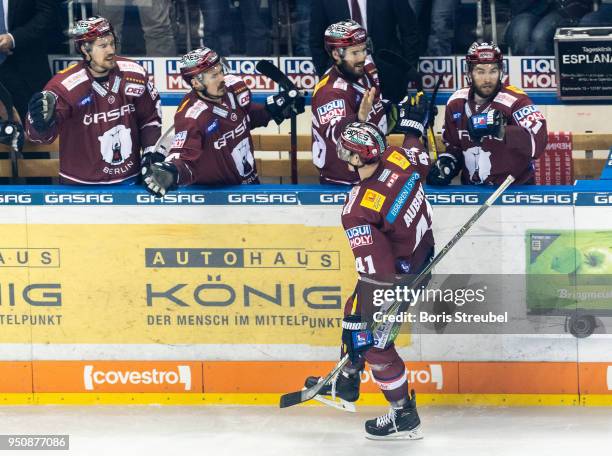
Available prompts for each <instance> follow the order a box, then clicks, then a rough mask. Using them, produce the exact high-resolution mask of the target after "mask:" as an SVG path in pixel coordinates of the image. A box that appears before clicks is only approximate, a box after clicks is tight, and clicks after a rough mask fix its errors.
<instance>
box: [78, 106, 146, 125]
mask: <svg viewBox="0 0 612 456" xmlns="http://www.w3.org/2000/svg"><path fill="white" fill-rule="evenodd" d="M135 111H136V107H135V106H134V105H133V104H132V103H129V104H126V105H123V106H121V107H120V108H116V109H111V110H110V111H107V112H96V113H94V114H85V115H84V116H83V124H85V125H91V124H92V123H94V124H97V123H106V122H112V121H114V120H117V119H119V118H120V117H123V116H127V115H129V114H130V113H132V112H135Z"/></svg>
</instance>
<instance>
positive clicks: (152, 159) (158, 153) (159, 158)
mask: <svg viewBox="0 0 612 456" xmlns="http://www.w3.org/2000/svg"><path fill="white" fill-rule="evenodd" d="M166 155H167V154H166V148H165V147H164V146H159V149H158V150H153V146H151V147H147V148H146V149H145V150H144V153H143V154H142V157H141V159H140V167H141V168H150V167H151V165H152V164H153V163H160V162H163V161H164V160H165V159H166Z"/></svg>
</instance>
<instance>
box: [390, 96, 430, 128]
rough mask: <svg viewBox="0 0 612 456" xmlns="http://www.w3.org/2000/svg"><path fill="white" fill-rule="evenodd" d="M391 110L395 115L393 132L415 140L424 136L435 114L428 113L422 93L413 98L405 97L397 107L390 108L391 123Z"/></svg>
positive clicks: (427, 106) (425, 97) (427, 105)
mask: <svg viewBox="0 0 612 456" xmlns="http://www.w3.org/2000/svg"><path fill="white" fill-rule="evenodd" d="M393 110H395V111H396V113H397V114H396V116H397V120H396V121H395V126H394V128H393V132H394V133H403V134H412V135H414V136H416V137H417V138H420V137H421V136H422V135H423V134H424V132H425V129H426V128H427V127H428V126H429V124H430V123H431V122H432V121H433V117H434V116H435V114H436V113H435V112H434V113H430V112H429V103H428V100H427V96H426V95H425V94H424V93H423V92H417V94H416V95H413V96H408V95H406V96H405V97H404V99H403V100H402V101H400V102H399V103H398V104H397V106H395V107H394V108H392V113H391V121H393Z"/></svg>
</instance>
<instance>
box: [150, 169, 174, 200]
mask: <svg viewBox="0 0 612 456" xmlns="http://www.w3.org/2000/svg"><path fill="white" fill-rule="evenodd" d="M141 172H142V182H143V185H144V186H145V188H146V189H147V190H148V191H149V193H151V194H153V195H154V196H155V197H156V198H161V197H162V196H164V195H165V194H166V192H167V191H168V190H175V189H176V187H177V185H176V183H177V182H178V169H176V166H175V165H174V164H173V163H169V162H161V163H153V164H152V165H151V166H149V167H147V168H145V167H143V168H142V170H141Z"/></svg>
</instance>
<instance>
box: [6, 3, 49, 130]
mask: <svg viewBox="0 0 612 456" xmlns="http://www.w3.org/2000/svg"><path fill="white" fill-rule="evenodd" d="M5 8H7V9H6V10H5ZM58 22H59V2H57V1H55V0H21V1H19V2H6V1H3V2H0V81H1V82H2V84H3V85H4V86H5V87H6V88H7V90H8V91H9V92H10V93H11V95H12V99H13V103H14V105H15V108H16V109H17V111H18V112H19V116H20V117H21V118H22V119H25V115H26V113H27V111H28V101H29V99H30V97H31V96H32V95H33V94H34V92H38V91H39V90H42V88H43V87H44V86H45V84H46V83H47V81H48V80H49V79H51V71H50V69H49V60H48V57H47V45H48V44H49V40H48V39H47V37H48V36H49V35H51V34H52V33H53V32H54V29H55V27H56V24H57V23H58Z"/></svg>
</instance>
